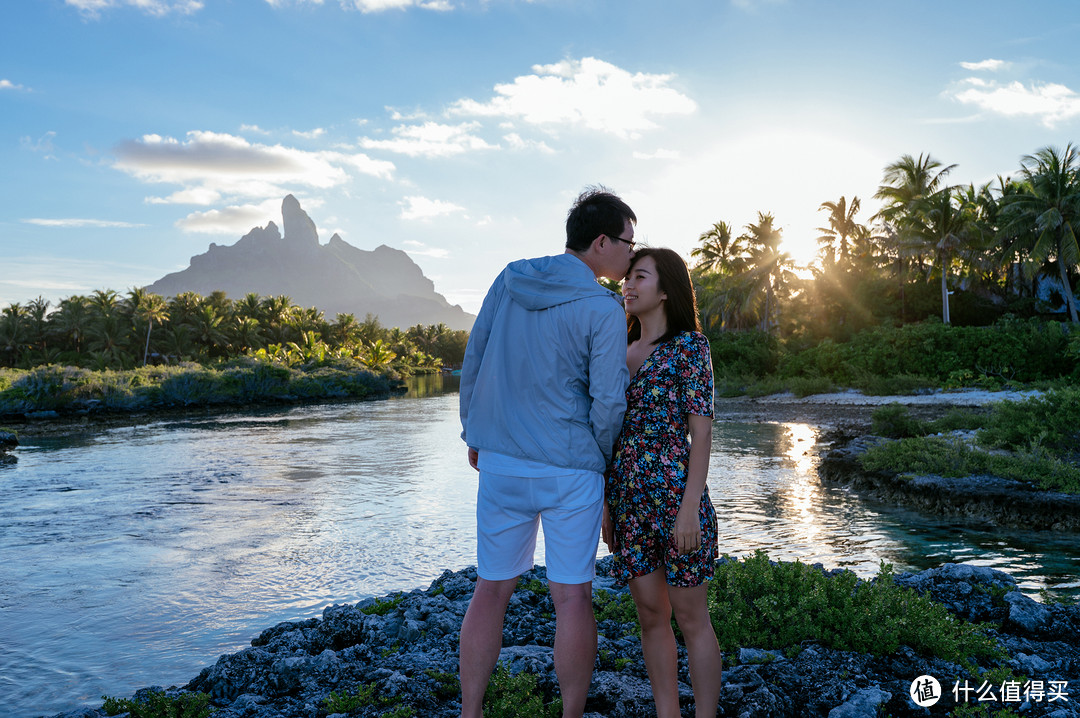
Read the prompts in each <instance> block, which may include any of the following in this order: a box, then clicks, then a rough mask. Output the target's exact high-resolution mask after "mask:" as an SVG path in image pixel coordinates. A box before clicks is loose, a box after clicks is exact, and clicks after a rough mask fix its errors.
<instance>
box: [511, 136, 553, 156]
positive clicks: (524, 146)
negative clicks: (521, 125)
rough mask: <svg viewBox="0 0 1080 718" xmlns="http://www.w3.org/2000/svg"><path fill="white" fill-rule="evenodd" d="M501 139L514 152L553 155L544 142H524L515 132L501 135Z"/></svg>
mask: <svg viewBox="0 0 1080 718" xmlns="http://www.w3.org/2000/svg"><path fill="white" fill-rule="evenodd" d="M503 139H504V140H506V144H507V146H508V147H510V148H511V149H515V150H536V151H537V152H542V153H543V154H545V155H553V154H555V150H553V149H551V147H549V146H548V144H547V143H546V142H541V141H538V140H526V139H523V138H522V137H521V135H519V134H518V133H516V132H511V133H510V134H508V135H503Z"/></svg>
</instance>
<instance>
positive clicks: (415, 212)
mask: <svg viewBox="0 0 1080 718" xmlns="http://www.w3.org/2000/svg"><path fill="white" fill-rule="evenodd" d="M398 204H400V205H401V218H402V219H417V220H430V219H434V218H436V217H443V216H446V215H449V214H457V213H462V214H464V212H465V208H464V207H462V206H460V205H456V204H453V203H452V202H444V201H443V200H440V199H428V198H427V197H417V196H412V197H406V198H405V199H404V200H402V201H401V202H399V203H398Z"/></svg>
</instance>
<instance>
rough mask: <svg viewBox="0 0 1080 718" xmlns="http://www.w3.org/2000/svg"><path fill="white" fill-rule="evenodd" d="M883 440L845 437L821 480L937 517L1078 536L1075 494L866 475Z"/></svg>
mask: <svg viewBox="0 0 1080 718" xmlns="http://www.w3.org/2000/svg"><path fill="white" fill-rule="evenodd" d="M882 441H888V439H883V438H881V437H878V436H869V435H866V436H857V437H854V438H851V437H850V436H848V437H843V438H842V439H841V440H839V441H836V442H835V443H834V444H833V448H831V449H830V450H829V451H827V452H825V454H824V455H823V456H822V458H821V465H820V467H819V468H818V475H819V476H821V478H822V479H823V480H825V481H831V482H834V483H841V484H844V485H847V486H850V487H851V488H852V489H853V490H854V491H855V492H857V493H858V494H859V496H862V497H865V498H870V499H874V500H876V501H881V502H884V503H889V504H894V505H899V506H906V507H909V508H913V509H917V510H920V511H926V512H928V513H933V514H935V515H938V516H953V517H961V518H967V519H975V520H979V521H983V522H986V523H990V524H993V525H995V526H1010V527H1019V528H1025V529H1031V530H1036V531H1039V530H1051V531H1069V532H1080V496H1078V495H1076V494H1065V493H1060V492H1057V491H1044V490H1041V489H1038V488H1036V487H1034V486H1032V485H1031V484H1028V483H1025V482H1023V481H1016V480H1013V479H1002V478H998V477H996V476H965V477H961V478H953V477H945V476H935V475H917V476H908V475H903V474H894V473H889V472H879V471H866V470H864V469H863V468H862V465H861V464H860V463H859V457H860V456H861V455H862V454H863V453H865V452H866V450H867V449H868V448H870V447H871V446H873V445H875V444H877V443H879V442H882Z"/></svg>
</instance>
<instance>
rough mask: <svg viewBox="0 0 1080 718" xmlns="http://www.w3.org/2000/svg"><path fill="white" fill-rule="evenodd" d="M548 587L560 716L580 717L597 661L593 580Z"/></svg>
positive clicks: (551, 582)
mask: <svg viewBox="0 0 1080 718" xmlns="http://www.w3.org/2000/svg"><path fill="white" fill-rule="evenodd" d="M548 588H550V589H551V600H552V601H554V602H555V676H556V677H557V678H558V679H559V692H560V693H561V694H562V702H563V718H581V716H582V714H583V713H584V712H585V699H586V698H588V696H589V684H591V683H592V673H593V666H594V665H595V663H596V616H594V615H593V605H592V582H591V581H590V582H589V583H573V584H571V583H556V582H555V581H548ZM470 608H471V607H470Z"/></svg>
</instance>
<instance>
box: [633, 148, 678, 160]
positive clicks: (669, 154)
mask: <svg viewBox="0 0 1080 718" xmlns="http://www.w3.org/2000/svg"><path fill="white" fill-rule="evenodd" d="M680 157H681V155H680V154H679V153H678V152H677V151H676V150H665V149H663V148H661V149H657V150H654V151H652V152H634V159H635V160H677V159H679V158H680Z"/></svg>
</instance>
